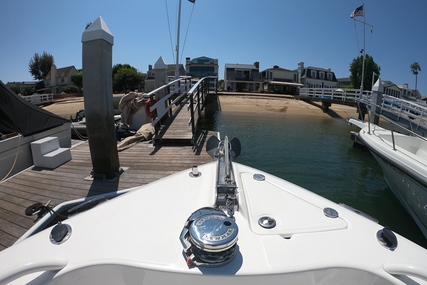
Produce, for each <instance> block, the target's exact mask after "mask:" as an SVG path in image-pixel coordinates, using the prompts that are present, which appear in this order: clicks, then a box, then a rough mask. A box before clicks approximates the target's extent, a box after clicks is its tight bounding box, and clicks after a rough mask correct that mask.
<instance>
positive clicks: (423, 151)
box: [348, 118, 427, 238]
mask: <svg viewBox="0 0 427 285" xmlns="http://www.w3.org/2000/svg"><path fill="white" fill-rule="evenodd" d="M348 122H349V123H350V124H352V125H355V126H357V127H359V128H360V131H359V132H358V133H357V139H358V140H360V141H361V143H362V144H363V145H364V146H366V147H367V148H368V149H369V151H370V152H371V153H372V155H373V156H374V157H375V159H376V160H377V161H378V163H379V164H380V166H381V168H382V170H383V174H384V178H385V180H386V182H387V184H388V186H389V187H390V189H391V190H392V191H393V193H394V194H395V196H396V197H397V198H398V199H399V201H400V202H401V203H402V205H403V206H404V207H405V209H406V210H407V211H408V213H409V214H410V215H411V216H412V218H413V219H414V220H415V222H416V223H417V225H418V227H419V228H420V229H421V231H422V233H423V234H424V236H425V237H426V238H427V140H426V139H425V138H423V137H420V136H418V135H416V134H415V133H411V134H410V135H409V133H410V132H409V131H405V132H406V133H408V134H404V133H398V132H396V131H391V130H387V129H384V128H382V127H379V126H377V125H375V124H370V123H368V122H362V121H360V120H357V119H353V118H350V119H349V120H348Z"/></svg>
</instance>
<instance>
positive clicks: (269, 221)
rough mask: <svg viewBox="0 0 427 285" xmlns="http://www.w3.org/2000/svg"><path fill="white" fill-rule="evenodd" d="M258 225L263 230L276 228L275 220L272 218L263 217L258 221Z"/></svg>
mask: <svg viewBox="0 0 427 285" xmlns="http://www.w3.org/2000/svg"><path fill="white" fill-rule="evenodd" d="M258 224H259V225H260V226H261V227H263V228H265V229H272V228H274V227H275V226H276V220H275V219H273V218H272V217H268V216H264V217H261V218H259V219H258Z"/></svg>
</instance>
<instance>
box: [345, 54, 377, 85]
mask: <svg viewBox="0 0 427 285" xmlns="http://www.w3.org/2000/svg"><path fill="white" fill-rule="evenodd" d="M362 65H363V55H361V56H359V57H357V58H355V59H353V62H352V63H351V64H350V79H351V84H352V85H353V88H359V87H360V85H361V83H362ZM380 71H381V67H379V66H378V65H377V64H376V63H375V61H374V58H373V57H372V56H370V55H368V54H366V58H365V74H364V78H363V90H371V89H372V74H373V73H374V72H375V75H376V79H377V78H378V77H379V76H380Z"/></svg>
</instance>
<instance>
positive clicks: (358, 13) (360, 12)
mask: <svg viewBox="0 0 427 285" xmlns="http://www.w3.org/2000/svg"><path fill="white" fill-rule="evenodd" d="M358 16H361V17H363V5H362V6H360V7H358V8H356V10H354V11H353V12H352V13H351V14H350V18H352V19H353V18H354V17H358Z"/></svg>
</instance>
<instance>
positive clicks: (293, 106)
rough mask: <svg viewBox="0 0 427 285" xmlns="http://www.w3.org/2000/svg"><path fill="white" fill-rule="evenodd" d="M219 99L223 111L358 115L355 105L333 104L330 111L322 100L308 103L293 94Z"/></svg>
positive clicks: (336, 115)
mask: <svg viewBox="0 0 427 285" xmlns="http://www.w3.org/2000/svg"><path fill="white" fill-rule="evenodd" d="M219 101H220V103H221V110H222V111H223V112H236V113H238V112H246V113H253V112H273V113H282V114H286V115H292V116H311V117H341V118H343V119H347V117H349V116H352V117H356V118H357V116H358V114H357V110H356V108H355V107H350V106H346V105H340V104H332V106H331V107H330V109H329V111H326V112H325V111H324V110H323V109H322V108H321V103H320V102H313V103H308V102H305V101H302V100H299V99H295V98H294V97H292V96H277V97H276V96H268V95H263V94H261V95H259V96H256V95H250V96H245V95H220V96H219Z"/></svg>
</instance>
